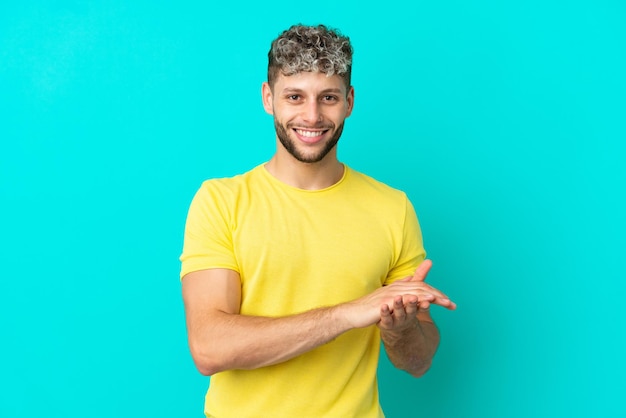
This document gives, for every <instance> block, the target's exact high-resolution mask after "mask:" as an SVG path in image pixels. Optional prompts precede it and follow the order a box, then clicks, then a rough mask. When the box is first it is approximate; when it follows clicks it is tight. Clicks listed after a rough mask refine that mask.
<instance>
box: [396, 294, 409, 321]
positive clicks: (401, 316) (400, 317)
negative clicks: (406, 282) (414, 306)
mask: <svg viewBox="0 0 626 418" xmlns="http://www.w3.org/2000/svg"><path fill="white" fill-rule="evenodd" d="M393 317H394V319H395V320H396V321H404V320H405V319H406V311H405V310H404V302H403V300H402V296H399V297H397V298H395V299H394V301H393Z"/></svg>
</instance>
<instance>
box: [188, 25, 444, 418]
mask: <svg viewBox="0 0 626 418" xmlns="http://www.w3.org/2000/svg"><path fill="white" fill-rule="evenodd" d="M351 65H352V47H351V45H350V41H349V39H348V38H347V37H344V36H342V35H341V34H340V33H339V32H337V31H334V30H330V29H328V28H326V27H325V26H322V25H320V26H313V27H307V26H293V27H291V28H290V29H288V30H286V31H285V32H283V33H282V34H281V35H280V36H279V37H278V38H277V39H276V40H274V41H273V42H272V46H271V49H270V52H269V65H268V81H267V82H266V83H264V84H263V86H262V99H263V105H264V108H265V110H266V111H267V113H269V114H270V115H273V117H274V125H275V128H276V153H275V155H274V156H273V157H272V159H271V160H270V161H269V162H267V163H266V164H263V165H259V166H258V167H256V168H254V169H252V170H251V171H249V172H247V173H245V174H243V175H239V176H236V177H233V178H226V179H213V180H209V181H206V182H205V183H204V184H203V185H202V187H201V188H200V190H199V191H198V193H197V194H196V196H195V197H194V200H193V202H192V204H191V207H190V210H189V215H188V218H187V225H186V228H185V243H184V249H183V253H182V255H181V261H182V271H181V277H182V291H183V300H184V304H185V312H186V318H187V330H188V337H189V346H190V350H191V353H192V356H193V359H194V362H195V364H196V366H197V368H198V369H199V371H200V372H201V373H203V374H205V375H211V376H212V377H211V382H210V387H209V390H208V392H207V395H206V399H205V414H206V416H208V417H217V418H229V417H233V418H246V417H272V418H273V417H290V418H306V417H311V418H320V417H338V418H346V417H358V418H369V417H383V416H384V415H383V412H382V410H381V407H380V405H379V401H378V388H377V381H376V369H377V362H378V356H379V349H380V340H381V339H382V341H383V343H384V346H385V349H386V350H387V353H388V356H389V358H390V359H391V361H392V362H393V364H394V365H395V366H396V367H398V368H400V369H403V370H406V371H407V372H409V373H410V374H412V375H414V376H420V375H422V374H423V373H424V372H425V371H426V370H427V369H428V368H429V366H430V364H431V361H432V358H433V356H434V354H435V351H436V349H437V345H438V342H439V333H438V331H437V328H436V326H435V325H434V323H433V321H432V319H431V317H430V314H429V306H430V304H437V305H441V306H443V307H445V308H448V309H454V308H455V307H456V306H455V304H454V303H453V302H451V301H450V300H449V299H448V298H447V297H446V296H445V295H444V294H443V293H441V292H440V291H438V290H437V289H435V288H433V287H431V286H429V285H428V284H426V283H425V281H424V279H425V277H426V274H427V273H428V270H429V268H430V266H431V262H430V261H429V260H424V257H425V252H424V249H423V246H422V239H421V233H420V229H419V225H418V222H417V218H416V216H415V212H414V210H413V207H412V205H411V203H410V202H409V200H408V199H407V197H406V195H405V194H404V193H402V192H400V191H398V190H395V189H392V188H390V187H388V186H386V185H384V184H382V183H379V182H377V181H375V180H374V179H372V178H370V177H367V176H365V175H364V174H361V173H358V172H356V171H354V170H352V169H350V168H349V167H347V166H346V165H344V164H342V163H340V162H339V160H338V159H337V142H338V141H339V138H340V136H341V132H342V130H343V126H344V120H345V119H346V118H347V117H349V116H350V114H351V112H352V108H353V105H354V89H353V87H352V86H351V84H350V74H351ZM250 132H254V130H253V129H251V130H250ZM418 266H419V267H418Z"/></svg>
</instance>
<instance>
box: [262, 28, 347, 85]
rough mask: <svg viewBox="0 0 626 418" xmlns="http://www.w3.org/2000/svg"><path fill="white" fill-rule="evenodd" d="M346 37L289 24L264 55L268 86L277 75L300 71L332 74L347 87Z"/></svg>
mask: <svg viewBox="0 0 626 418" xmlns="http://www.w3.org/2000/svg"><path fill="white" fill-rule="evenodd" d="M352 53H353V49H352V45H351V44H350V38H348V37H347V36H344V35H342V34H341V33H340V32H339V31H338V30H337V29H330V28H327V27H326V26H324V25H317V26H304V25H293V26H292V27H290V28H289V29H287V30H285V31H284V32H283V33H281V34H280V35H279V36H278V38H276V39H275V40H274V41H273V42H272V47H271V48H270V51H269V53H268V54H267V55H268V58H269V60H268V61H269V62H268V66H267V81H268V82H269V85H270V86H271V87H273V86H274V82H275V81H276V78H277V77H278V74H279V72H280V73H282V74H283V75H286V76H290V75H294V74H297V73H299V72H302V71H311V72H322V73H325V74H326V75H327V76H329V77H330V76H332V75H334V74H337V75H339V76H340V77H341V78H343V80H344V82H345V83H346V87H349V86H350V76H351V72H352Z"/></svg>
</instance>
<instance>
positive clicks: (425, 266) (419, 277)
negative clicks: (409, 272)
mask: <svg viewBox="0 0 626 418" xmlns="http://www.w3.org/2000/svg"><path fill="white" fill-rule="evenodd" d="M432 266H433V262H432V261H431V260H424V261H422V264H420V265H419V266H417V269H416V270H415V274H413V279H411V280H413V281H420V282H423V281H424V280H426V276H427V275H428V272H429V271H430V268H431V267H432Z"/></svg>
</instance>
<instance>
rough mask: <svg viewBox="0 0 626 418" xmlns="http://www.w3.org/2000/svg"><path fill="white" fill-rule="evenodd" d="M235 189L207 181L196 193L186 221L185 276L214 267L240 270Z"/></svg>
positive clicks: (183, 260)
mask: <svg viewBox="0 0 626 418" xmlns="http://www.w3.org/2000/svg"><path fill="white" fill-rule="evenodd" d="M231 196H232V191H230V190H229V189H228V188H227V187H226V186H225V185H222V184H220V183H219V182H218V181H211V180H209V181H206V182H204V183H203V184H202V187H201V188H200V189H199V190H198V191H197V192H196V195H195V196H194V198H193V200H192V202H191V205H190V207H189V211H188V213H187V221H186V223H185V235H184V242H183V252H182V254H181V256H180V261H181V272H180V277H181V279H182V278H183V277H184V276H185V275H186V274H188V273H191V272H193V271H199V270H206V269H210V268H227V269H231V270H234V271H238V266H237V261H236V259H235V255H234V251H233V242H232V228H231V225H232V212H231V211H232V197H231Z"/></svg>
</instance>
